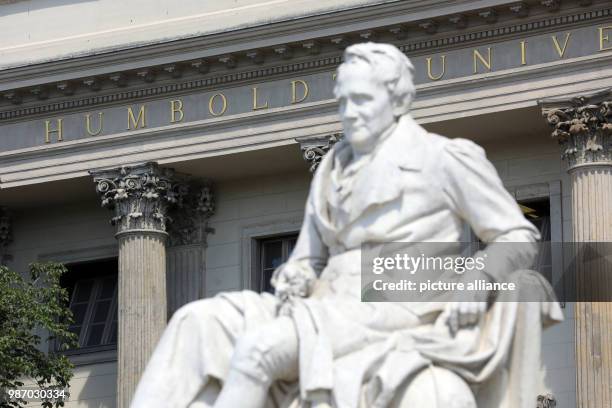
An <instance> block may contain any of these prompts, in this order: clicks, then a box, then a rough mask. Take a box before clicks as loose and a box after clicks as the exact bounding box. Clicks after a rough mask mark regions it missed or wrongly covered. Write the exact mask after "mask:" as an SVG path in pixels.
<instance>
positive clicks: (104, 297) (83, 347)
mask: <svg viewBox="0 0 612 408" xmlns="http://www.w3.org/2000/svg"><path fill="white" fill-rule="evenodd" d="M66 268H67V269H68V273H67V274H66V275H65V276H64V277H63V278H62V285H64V287H66V288H67V289H68V291H69V292H70V309H71V310H72V313H73V315H74V323H73V324H72V326H70V330H71V331H72V332H73V333H76V335H77V336H79V344H78V347H77V348H76V349H74V350H69V351H68V353H70V352H75V351H79V352H85V351H99V350H106V349H114V348H115V347H116V344H117V269H118V265H117V259H116V258H113V259H105V260H100V261H92V262H82V263H75V264H69V265H66Z"/></svg>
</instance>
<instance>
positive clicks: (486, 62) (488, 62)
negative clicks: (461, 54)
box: [474, 47, 491, 74]
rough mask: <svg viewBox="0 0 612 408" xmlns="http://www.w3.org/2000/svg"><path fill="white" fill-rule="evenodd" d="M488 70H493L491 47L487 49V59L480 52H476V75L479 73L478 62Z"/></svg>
mask: <svg viewBox="0 0 612 408" xmlns="http://www.w3.org/2000/svg"><path fill="white" fill-rule="evenodd" d="M479 61H480V63H481V64H482V65H483V66H484V67H485V68H486V69H487V70H488V71H490V70H491V47H487V59H485V58H484V57H483V56H482V54H481V53H480V52H479V51H478V50H474V73H475V74H477V73H478V62H479Z"/></svg>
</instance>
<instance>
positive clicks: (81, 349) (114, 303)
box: [56, 258, 119, 355]
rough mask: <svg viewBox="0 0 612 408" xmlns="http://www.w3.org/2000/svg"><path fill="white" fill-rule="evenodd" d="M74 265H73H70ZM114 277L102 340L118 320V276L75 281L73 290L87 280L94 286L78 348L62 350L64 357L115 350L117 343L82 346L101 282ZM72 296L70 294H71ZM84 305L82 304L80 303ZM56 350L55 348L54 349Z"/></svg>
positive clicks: (86, 335)
mask: <svg viewBox="0 0 612 408" xmlns="http://www.w3.org/2000/svg"><path fill="white" fill-rule="evenodd" d="M113 259H116V258H110V259H100V260H95V261H89V262H86V263H93V262H97V261H99V262H104V261H110V260H113ZM77 264H81V263H77ZM72 265H75V264H72ZM67 266H69V265H67ZM112 276H115V278H116V279H117V284H116V285H115V289H114V291H113V295H112V297H111V298H110V299H111V304H110V307H109V312H108V316H106V321H105V322H104V331H103V333H102V339H108V338H109V337H110V335H111V328H112V324H113V320H114V317H115V316H117V320H118V317H119V316H118V313H119V310H118V307H119V305H118V304H119V299H118V297H119V284H118V283H119V282H118V278H119V275H118V273H117V275H113V274H108V275H99V276H95V277H91V278H83V279H76V280H75V282H74V288H73V290H74V289H76V286H77V284H78V283H79V282H85V281H89V280H93V282H94V284H93V287H92V289H91V293H90V295H89V299H88V300H87V310H86V311H85V317H84V318H83V324H82V325H81V330H80V333H79V346H77V347H76V348H74V349H69V350H63V351H62V352H63V353H64V354H65V355H77V354H86V353H96V352H99V351H107V350H115V349H117V342H115V343H111V344H100V345H95V346H86V345H83V344H84V343H85V340H86V339H87V338H88V336H89V333H90V332H91V326H92V325H93V324H92V322H91V319H92V315H93V313H94V311H95V309H96V304H97V303H98V294H99V293H100V291H101V290H102V285H103V281H104V280H105V279H107V278H108V277H112ZM71 295H72V294H71ZM82 303H84V302H82ZM72 304H73V302H72V299H71V300H70V303H69V307H70V308H72ZM117 330H119V328H117ZM56 350H57V348H56Z"/></svg>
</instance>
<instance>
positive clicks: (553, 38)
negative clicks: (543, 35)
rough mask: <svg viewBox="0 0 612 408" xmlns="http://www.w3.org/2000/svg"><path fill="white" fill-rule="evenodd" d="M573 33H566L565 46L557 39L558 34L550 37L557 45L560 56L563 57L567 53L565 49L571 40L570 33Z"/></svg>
mask: <svg viewBox="0 0 612 408" xmlns="http://www.w3.org/2000/svg"><path fill="white" fill-rule="evenodd" d="M571 34H572V33H565V41H564V42H563V47H561V46H560V45H559V41H558V40H557V36H556V35H551V36H550V38H552V40H553V44H554V45H555V49H556V50H557V54H559V58H563V55H565V50H566V48H567V43H568V42H569V38H570V35H571Z"/></svg>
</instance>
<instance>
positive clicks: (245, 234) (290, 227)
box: [207, 214, 303, 295]
mask: <svg viewBox="0 0 612 408" xmlns="http://www.w3.org/2000/svg"><path fill="white" fill-rule="evenodd" d="M302 217H303V214H300V216H299V217H298V216H296V215H294V214H293V215H291V216H287V217H282V216H281V217H278V216H276V217H274V218H273V219H267V220H266V219H264V220H261V221H260V222H258V223H256V224H244V225H243V226H242V228H241V230H242V234H241V235H242V239H241V251H242V256H241V258H240V259H241V265H240V266H241V272H242V279H241V285H242V289H249V290H253V291H257V290H258V282H259V280H260V276H261V275H260V274H259V269H260V268H259V267H258V265H259V264H260V262H261V261H260V258H259V246H258V243H259V241H260V240H263V239H267V238H273V237H275V236H283V235H285V236H287V235H292V234H296V235H298V236H299V232H300V228H301V226H302V222H303V218H302ZM207 294H208V295H210V294H211V293H207Z"/></svg>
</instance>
